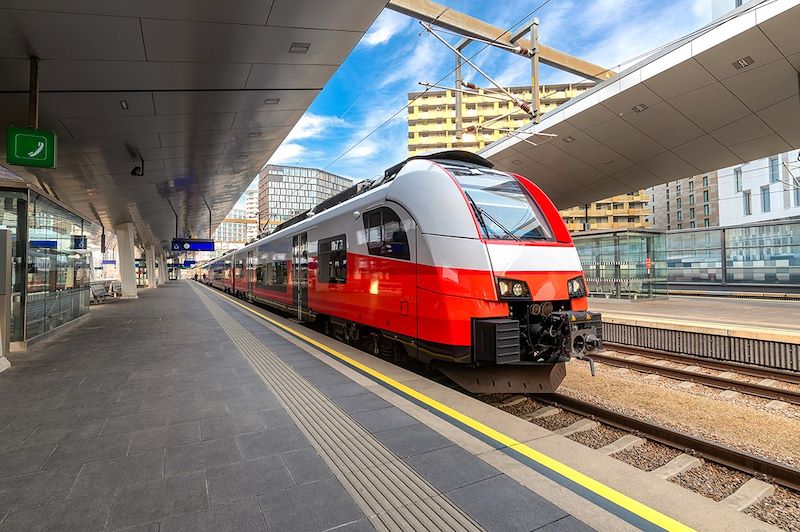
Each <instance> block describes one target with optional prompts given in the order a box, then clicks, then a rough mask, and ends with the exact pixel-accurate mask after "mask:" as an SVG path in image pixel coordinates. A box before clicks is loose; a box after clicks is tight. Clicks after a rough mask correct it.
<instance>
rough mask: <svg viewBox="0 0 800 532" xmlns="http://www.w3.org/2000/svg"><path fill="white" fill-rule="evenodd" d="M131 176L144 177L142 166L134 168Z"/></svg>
mask: <svg viewBox="0 0 800 532" xmlns="http://www.w3.org/2000/svg"><path fill="white" fill-rule="evenodd" d="M131 175H136V176H142V175H144V170H142V167H141V166H134V167H133V170H131Z"/></svg>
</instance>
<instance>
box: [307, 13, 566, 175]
mask: <svg viewBox="0 0 800 532" xmlns="http://www.w3.org/2000/svg"><path fill="white" fill-rule="evenodd" d="M551 1H552V0H544V1H543V2H542V3H541V4H539V6H538V7H536V8H535V9H533V10H532V11H531V12H530V13H528V14H527V15H525V16H524V17H522V18H521V19H519V21H517V22H516V23H515V24H513V25H512V26H511V27H510V28H509V29H507V30H506V31H504V32H503V33H502V34H500V35H498V36H497V39H500V38H501V37H503V36H504V35H506V34H508V33H510V32H511V31H512V30H514V29H515V28H516V27H517V26H519V25H520V24H522V23H523V22H525V21H526V20H528V19H529V18H530V17H532V16H533V15H534V14H536V12H538V11H539V10H540V9H542V8H543V7H544V6H546V5H547V4H549V3H550V2H551ZM442 14H444V13H442ZM439 16H441V14H440V15H439ZM420 36H421V33H420V35H418V36H417V38H419V37H420ZM489 46H491V45H490V44H485V45H484V46H483V47H482V48H481V49H480V50H478V51H476V52H475V53H474V54H472V55H471V56H470V59H473V58H474V57H475V56H477V55H478V54H479V53H481V52H483V51H484V50H486V49H487V48H488V47H489ZM454 72H455V67H453V68H452V69H450V70H449V71H448V72H447V74H445V75H444V76H442V77H441V78H440V79H439V80H438V81H436V82H435V83H434V84H435V85H438V84H439V83H441V82H442V81H444V80H445V79H447V78H448V77H449V76H450V75H451V74H453V73H454ZM429 91H430V89H425V90H424V91H422V92H421V93H420V94H418V95H417V96H415V97H414V98H413V99H412V100H411V101H410V102H408V103H406V104H405V105H404V106H402V107H401V108H400V109H398V110H397V111H396V112H395V113H393V114H392V115H391V116H390V117H389V118H387V119H386V120H384V121H383V122H381V123H380V124H379V125H378V126H376V127H375V128H374V129H372V130H371V131H370V132H369V133H367V134H366V135H364V136H363V137H362V138H361V139H360V140H359V141H358V142H356V143H355V144H353V145H351V146H350V147H349V148H347V149H346V150H345V151H344V152H342V153H341V154H340V155H339V156H337V157H336V158H335V159H334V160H333V161H331V162H330V163H328V165H327V166H325V168H323V171H327V170H328V168H330V167H331V166H333V165H334V164H336V163H337V162H339V161H340V160H341V159H342V158H343V157H344V156H345V155H347V154H348V153H350V152H351V151H353V150H354V149H355V148H356V147H358V146H359V145H360V144H361V143H362V142H364V141H365V140H367V139H368V138H369V137H371V136H372V135H374V134H375V133H376V132H378V131H379V130H381V129H382V128H383V127H384V126H386V124H388V123H390V122H391V121H393V120H394V119H395V118H396V117H397V116H398V115H399V114H400V113H402V112H403V111H405V110H406V109H408V108H409V107H410V106H411V105H412V104H413V103H414V102H416V101H417V100H418V99H420V98H421V97H422V96H423V95H425V94H427V93H428V92H429Z"/></svg>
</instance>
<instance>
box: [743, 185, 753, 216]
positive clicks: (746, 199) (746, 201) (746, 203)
mask: <svg viewBox="0 0 800 532" xmlns="http://www.w3.org/2000/svg"><path fill="white" fill-rule="evenodd" d="M750 196H751V194H750V191H749V190H745V191H744V194H742V202H743V207H744V215H745V216H749V215H751V214H753V206H752V204H751V203H750Z"/></svg>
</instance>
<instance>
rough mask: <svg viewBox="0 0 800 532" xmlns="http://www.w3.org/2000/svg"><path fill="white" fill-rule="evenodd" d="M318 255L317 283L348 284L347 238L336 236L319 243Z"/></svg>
mask: <svg viewBox="0 0 800 532" xmlns="http://www.w3.org/2000/svg"><path fill="white" fill-rule="evenodd" d="M318 250H319V251H318V253H317V282H319V283H330V284H343V283H346V282H347V237H346V236H345V235H339V236H334V237H331V238H326V239H324V240H320V241H319V247H318Z"/></svg>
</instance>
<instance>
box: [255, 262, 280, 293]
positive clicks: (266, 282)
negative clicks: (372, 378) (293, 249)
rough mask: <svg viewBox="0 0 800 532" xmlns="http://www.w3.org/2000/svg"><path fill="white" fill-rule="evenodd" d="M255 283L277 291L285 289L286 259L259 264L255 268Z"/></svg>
mask: <svg viewBox="0 0 800 532" xmlns="http://www.w3.org/2000/svg"><path fill="white" fill-rule="evenodd" d="M256 272H257V273H256V285H257V286H259V287H261V288H266V289H267V290H275V291H277V292H285V291H286V286H287V285H286V281H287V275H286V272H287V268H286V261H277V262H267V263H263V264H259V265H258V266H257V269H256Z"/></svg>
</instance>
